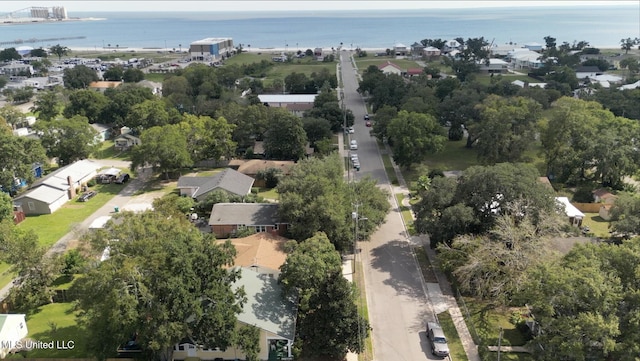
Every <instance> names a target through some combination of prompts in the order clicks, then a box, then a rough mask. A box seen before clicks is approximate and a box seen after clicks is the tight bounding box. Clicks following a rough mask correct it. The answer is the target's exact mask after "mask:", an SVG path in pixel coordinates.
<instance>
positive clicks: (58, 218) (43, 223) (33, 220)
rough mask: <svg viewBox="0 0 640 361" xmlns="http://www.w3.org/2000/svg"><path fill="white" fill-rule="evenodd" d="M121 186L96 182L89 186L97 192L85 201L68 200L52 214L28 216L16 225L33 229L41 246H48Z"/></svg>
mask: <svg viewBox="0 0 640 361" xmlns="http://www.w3.org/2000/svg"><path fill="white" fill-rule="evenodd" d="M122 188H123V185H122V184H98V185H96V186H94V187H91V189H92V190H96V191H97V192H98V194H97V195H96V196H95V197H93V198H91V199H90V200H89V201H87V202H78V201H76V199H77V197H76V198H75V199H73V200H70V201H68V202H67V203H66V204H65V205H63V206H62V207H61V208H60V209H58V210H57V211H55V212H54V213H52V214H43V215H39V216H28V217H27V218H26V219H25V220H24V221H23V222H22V223H20V224H19V225H18V227H20V228H22V229H24V230H33V231H34V232H35V233H36V235H37V236H38V241H39V244H40V245H41V246H44V247H50V246H51V245H53V244H54V243H56V242H57V241H58V240H59V239H60V238H61V237H62V236H64V235H65V234H67V233H68V232H69V231H71V230H72V229H73V228H74V226H75V225H76V224H77V223H80V222H82V221H84V220H85V219H86V218H87V217H89V216H90V215H91V214H93V213H94V212H95V211H96V210H98V209H99V208H100V207H102V206H103V205H104V204H105V203H107V202H108V201H109V200H110V199H111V198H113V197H114V196H115V195H116V194H118V192H120V191H121V190H122Z"/></svg>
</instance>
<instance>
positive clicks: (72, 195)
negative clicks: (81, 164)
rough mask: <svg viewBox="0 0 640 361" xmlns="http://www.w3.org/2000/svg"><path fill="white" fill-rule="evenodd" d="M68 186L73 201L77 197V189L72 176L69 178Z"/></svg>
mask: <svg viewBox="0 0 640 361" xmlns="http://www.w3.org/2000/svg"><path fill="white" fill-rule="evenodd" d="M67 184H68V185H69V199H73V198H75V196H76V187H75V185H74V184H73V179H71V176H67Z"/></svg>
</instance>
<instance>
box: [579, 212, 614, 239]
mask: <svg viewBox="0 0 640 361" xmlns="http://www.w3.org/2000/svg"><path fill="white" fill-rule="evenodd" d="M609 224H610V222H608V221H605V220H604V219H603V218H602V217H600V215H599V214H598V213H585V214H584V219H583V220H582V225H583V226H587V227H589V229H590V230H589V233H593V235H594V236H596V237H602V238H608V237H609V236H610V234H609Z"/></svg>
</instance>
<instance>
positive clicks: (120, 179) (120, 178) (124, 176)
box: [116, 173, 130, 184]
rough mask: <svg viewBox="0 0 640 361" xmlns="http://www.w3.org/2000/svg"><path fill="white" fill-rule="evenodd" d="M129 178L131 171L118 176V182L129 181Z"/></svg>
mask: <svg viewBox="0 0 640 361" xmlns="http://www.w3.org/2000/svg"><path fill="white" fill-rule="evenodd" d="M129 178H130V176H129V173H124V174H120V175H119V176H118V178H116V184H123V183H127V181H128V180H129Z"/></svg>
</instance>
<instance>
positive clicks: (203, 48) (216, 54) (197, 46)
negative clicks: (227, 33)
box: [189, 38, 235, 61]
mask: <svg viewBox="0 0 640 361" xmlns="http://www.w3.org/2000/svg"><path fill="white" fill-rule="evenodd" d="M233 52H235V49H234V47H233V39H232V38H206V39H202V40H198V41H194V42H193V43H191V44H189V54H191V60H200V61H212V60H220V59H224V58H226V57H229V56H230V55H231V53H233Z"/></svg>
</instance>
